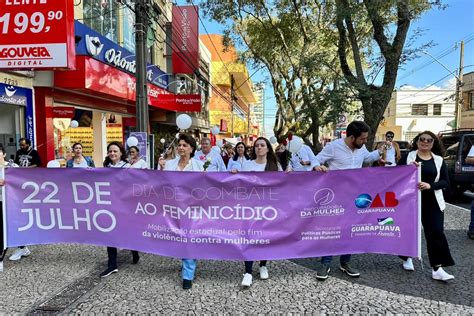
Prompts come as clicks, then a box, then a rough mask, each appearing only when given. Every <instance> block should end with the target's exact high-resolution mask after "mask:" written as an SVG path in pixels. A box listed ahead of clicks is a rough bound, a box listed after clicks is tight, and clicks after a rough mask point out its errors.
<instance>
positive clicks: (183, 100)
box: [54, 56, 201, 112]
mask: <svg viewBox="0 0 474 316" xmlns="http://www.w3.org/2000/svg"><path fill="white" fill-rule="evenodd" d="M76 67H77V69H76V70H75V71H56V72H55V73H54V86H55V87H58V88H64V89H76V90H82V91H83V92H85V93H88V94H93V95H97V96H101V97H109V98H110V97H115V98H116V99H121V100H124V101H132V102H135V93H136V78H135V77H134V76H133V75H131V74H129V73H126V72H123V71H120V70H118V69H117V68H115V67H112V66H110V65H107V64H104V63H101V62H100V61H98V60H95V59H93V58H90V57H87V56H78V57H77V63H76ZM147 90H148V104H149V105H150V106H152V107H156V108H161V109H166V110H170V111H188V112H200V111H201V96H200V95H199V94H196V95H194V94H190V95H188V94H179V95H174V94H172V93H170V92H169V91H167V90H165V89H163V88H160V87H158V86H156V85H154V84H151V83H148V89H147Z"/></svg>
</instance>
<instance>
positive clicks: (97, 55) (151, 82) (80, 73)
mask: <svg viewBox="0 0 474 316" xmlns="http://www.w3.org/2000/svg"><path fill="white" fill-rule="evenodd" d="M75 34H76V42H77V43H76V55H77V56H76V69H75V70H73V71H54V74H53V77H52V78H46V79H45V80H44V82H46V83H47V82H48V80H51V85H50V86H47V85H45V86H41V84H39V85H35V103H36V119H37V121H38V125H37V126H38V127H37V130H38V135H37V137H38V143H39V144H42V145H43V146H41V147H38V151H39V152H40V155H41V157H42V158H43V159H45V160H46V161H49V160H52V159H58V158H59V159H61V158H68V149H69V148H70V147H71V146H72V145H73V144H74V143H75V142H81V143H82V144H83V148H84V153H85V154H86V155H90V156H92V157H93V158H94V161H95V162H96V165H100V162H101V161H102V160H103V159H104V157H105V154H106V152H105V151H106V146H107V143H108V142H110V141H112V140H117V141H120V142H123V140H124V135H126V134H127V133H128V132H129V131H133V130H134V127H135V125H136V120H135V113H136V110H135V82H136V78H135V71H136V68H135V67H136V65H135V55H134V54H133V53H131V52H129V51H127V50H126V49H124V48H123V47H121V46H119V45H118V44H116V43H114V42H112V41H110V40H109V39H107V38H105V37H104V36H102V35H100V34H99V33H97V32H95V31H93V30H92V29H90V28H88V27H87V26H84V25H83V24H81V23H79V22H77V21H76V22H75ZM168 77H169V74H167V73H165V72H163V71H162V70H160V69H159V68H158V67H157V66H155V65H148V66H147V79H148V103H149V106H150V113H149V114H150V115H149V116H150V120H153V119H156V118H158V119H159V118H164V117H166V116H167V113H169V112H175V111H184V110H186V111H192V110H194V111H196V110H198V109H197V107H196V106H190V105H188V104H186V103H180V102H176V100H170V99H173V96H174V95H173V94H172V93H171V92H169V91H167V90H166V88H167V86H168V80H169V78H168ZM37 83H41V80H37ZM160 96H166V97H167V98H163V97H160ZM71 122H73V124H72V125H71ZM76 122H77V127H76V126H75V125H76Z"/></svg>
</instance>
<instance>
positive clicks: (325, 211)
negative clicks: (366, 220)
mask: <svg viewBox="0 0 474 316" xmlns="http://www.w3.org/2000/svg"><path fill="white" fill-rule="evenodd" d="M334 197H335V194H334V191H333V190H332V189H329V188H322V189H319V190H317V191H316V192H315V193H314V195H313V200H314V203H315V204H316V207H312V208H304V210H302V211H301V212H300V216H301V217H302V218H305V217H314V216H339V215H344V211H345V210H344V208H343V207H342V205H337V204H334V203H333V201H334Z"/></svg>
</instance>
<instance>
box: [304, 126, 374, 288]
mask: <svg viewBox="0 0 474 316" xmlns="http://www.w3.org/2000/svg"><path fill="white" fill-rule="evenodd" d="M369 130H370V128H369V126H368V125H367V124H366V123H364V122H362V121H353V122H351V123H350V124H349V125H348V126H347V137H346V138H344V139H342V138H341V139H337V140H335V141H332V142H330V143H328V144H327V145H326V146H325V147H324V148H323V150H322V151H321V152H320V153H319V154H318V155H316V157H315V158H314V159H313V161H312V164H311V166H312V168H313V170H314V171H322V172H326V171H328V170H344V169H356V168H362V165H363V164H364V162H366V163H372V162H374V161H377V160H381V159H380V155H381V154H382V153H383V152H381V151H379V150H374V151H372V152H369V151H368V150H367V148H366V147H365V144H366V143H367V138H368V136H369ZM324 163H326V164H327V165H328V166H329V169H328V168H327V167H325V166H324V165H323V164H324ZM350 260H351V255H342V256H341V258H340V261H341V265H340V269H341V270H342V271H343V272H345V273H346V274H347V275H349V276H351V277H354V278H356V277H359V276H360V273H359V271H358V270H357V269H355V268H353V267H351V265H350ZM331 261H332V256H325V257H322V258H321V267H320V268H319V269H318V271H317V274H316V278H317V279H318V280H321V281H324V280H326V279H327V278H328V276H329V272H330V271H331V269H330V265H331Z"/></svg>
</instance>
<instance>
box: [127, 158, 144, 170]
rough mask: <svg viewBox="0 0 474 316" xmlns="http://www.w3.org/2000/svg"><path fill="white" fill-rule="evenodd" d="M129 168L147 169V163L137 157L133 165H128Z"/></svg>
mask: <svg viewBox="0 0 474 316" xmlns="http://www.w3.org/2000/svg"><path fill="white" fill-rule="evenodd" d="M130 168H135V169H148V163H147V162H146V161H145V160H143V159H139V160H138V161H136V162H135V163H134V164H133V165H131V166H130Z"/></svg>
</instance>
